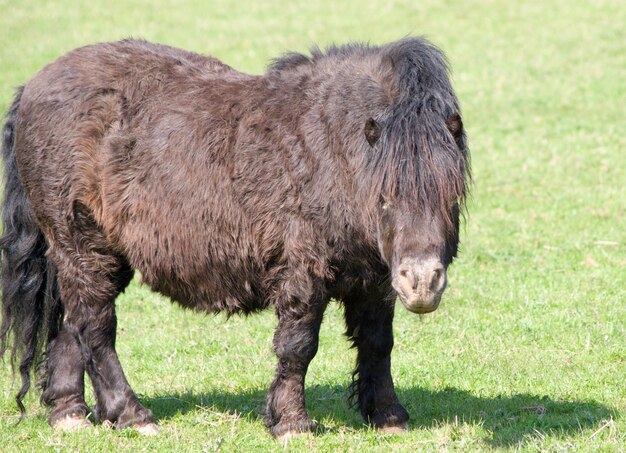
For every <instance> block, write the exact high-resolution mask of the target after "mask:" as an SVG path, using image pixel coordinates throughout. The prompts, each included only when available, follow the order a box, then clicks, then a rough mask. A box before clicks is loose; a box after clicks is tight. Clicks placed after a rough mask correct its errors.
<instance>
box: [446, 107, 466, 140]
mask: <svg viewBox="0 0 626 453" xmlns="http://www.w3.org/2000/svg"><path fill="white" fill-rule="evenodd" d="M446 126H447V127H448V130H449V131H450V133H451V134H452V137H453V138H454V141H455V142H456V144H457V145H458V146H459V148H460V147H461V145H462V142H463V121H461V115H459V112H454V113H453V114H452V115H450V116H449V117H448V119H447V120H446Z"/></svg>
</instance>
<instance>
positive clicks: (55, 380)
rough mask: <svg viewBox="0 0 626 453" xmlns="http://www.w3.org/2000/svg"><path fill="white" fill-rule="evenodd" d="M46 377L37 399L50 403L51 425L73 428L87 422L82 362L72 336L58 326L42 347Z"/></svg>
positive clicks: (48, 404) (60, 427) (82, 425)
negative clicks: (48, 341) (44, 348)
mask: <svg viewBox="0 0 626 453" xmlns="http://www.w3.org/2000/svg"><path fill="white" fill-rule="evenodd" d="M45 366H46V380H45V381H44V382H43V393H42V395H41V402H42V403H43V404H45V405H46V406H50V407H52V412H51V413H50V417H49V422H50V425H51V426H52V427H54V428H58V429H63V430H74V429H78V428H81V427H84V426H88V425H89V422H88V421H87V414H88V412H89V409H88V407H87V404H86V403H85V395H84V394H85V362H84V360H83V357H82V354H81V352H80V348H79V346H78V342H77V341H76V338H74V336H73V335H72V334H70V333H69V331H67V330H65V329H62V330H61V331H60V332H59V333H58V335H57V336H56V338H54V340H52V341H51V342H50V344H49V345H48V349H47V351H46V363H45Z"/></svg>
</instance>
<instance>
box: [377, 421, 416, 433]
mask: <svg viewBox="0 0 626 453" xmlns="http://www.w3.org/2000/svg"><path fill="white" fill-rule="evenodd" d="M380 430H381V431H382V432H384V433H388V434H403V433H406V432H407V431H408V430H409V424H408V423H402V424H401V425H392V426H382V427H381V428H380Z"/></svg>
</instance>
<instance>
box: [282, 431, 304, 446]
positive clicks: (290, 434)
mask: <svg viewBox="0 0 626 453" xmlns="http://www.w3.org/2000/svg"><path fill="white" fill-rule="evenodd" d="M310 434H311V431H295V430H294V431H286V432H284V433H282V434H281V435H279V436H276V440H277V441H278V442H280V443H281V444H282V445H283V446H285V447H286V446H287V445H289V442H290V441H291V439H293V438H295V437H302V436H306V435H310Z"/></svg>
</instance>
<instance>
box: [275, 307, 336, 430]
mask: <svg viewBox="0 0 626 453" xmlns="http://www.w3.org/2000/svg"><path fill="white" fill-rule="evenodd" d="M327 303H328V300H316V301H301V302H298V303H290V304H285V305H284V306H278V307H277V308H276V313H277V315H278V320H279V321H278V327H277V328H276V333H275V334H274V350H275V352H276V355H277V356H278V367H277V369H276V377H275V378H274V382H273V383H272V385H271V387H270V389H269V393H268V395H267V408H266V413H265V425H266V426H267V427H268V428H269V429H270V432H271V433H272V435H274V436H275V437H277V438H279V439H281V440H285V439H287V438H288V437H289V436H291V435H293V434H296V433H302V432H308V431H315V429H316V428H317V425H316V424H315V422H314V421H313V420H312V419H311V418H310V417H309V415H308V414H307V412H306V409H305V407H304V379H305V375H306V372H307V369H308V367H309V363H310V362H311V360H312V359H313V357H315V354H316V352H317V346H318V341H319V330H320V325H321V322H322V316H323V313H324V309H325V308H326V305H327Z"/></svg>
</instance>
